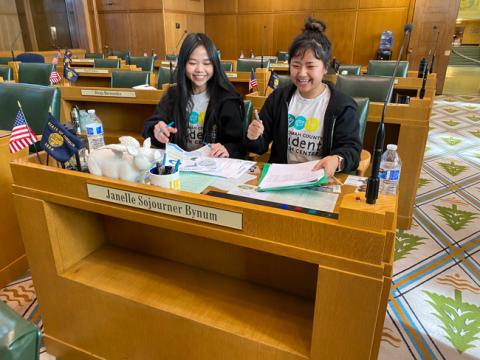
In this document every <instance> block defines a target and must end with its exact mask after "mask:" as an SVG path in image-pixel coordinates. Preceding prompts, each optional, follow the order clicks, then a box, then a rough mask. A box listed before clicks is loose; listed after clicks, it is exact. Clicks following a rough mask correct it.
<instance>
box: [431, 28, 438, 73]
mask: <svg viewBox="0 0 480 360" xmlns="http://www.w3.org/2000/svg"><path fill="white" fill-rule="evenodd" d="M433 31H434V32H436V33H437V37H436V38H435V43H434V44H435V45H434V47H433V54H432V62H431V63H430V71H429V73H430V74H431V73H432V72H433V64H434V63H435V56H436V55H437V45H438V36H439V35H440V30H439V29H438V27H437V25H433Z"/></svg>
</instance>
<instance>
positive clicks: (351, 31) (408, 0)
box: [205, 0, 420, 64]
mask: <svg viewBox="0 0 480 360" xmlns="http://www.w3.org/2000/svg"><path fill="white" fill-rule="evenodd" d="M418 1H420V0H418ZM414 4H415V0H304V1H298V0H264V1H257V0H205V30H206V33H207V34H208V35H209V36H210V37H211V38H212V39H213V40H214V41H215V43H216V44H217V47H218V48H219V49H220V50H221V51H222V57H223V58H226V59H227V58H229V59H235V58H237V57H238V56H239V54H240V51H241V50H243V51H244V53H245V54H246V55H248V53H249V51H250V49H252V50H253V51H254V53H255V54H256V55H259V54H260V53H261V51H262V47H263V48H264V52H265V54H268V55H273V54H275V53H276V52H277V51H278V50H287V49H288V46H289V45H290V43H291V41H292V40H293V38H294V37H295V36H296V35H298V34H299V33H300V31H301V29H302V27H303V23H304V19H305V18H306V17H307V16H314V17H316V18H319V19H322V20H323V21H325V23H326V24H327V36H328V37H329V39H330V40H331V41H332V43H333V53H334V56H335V57H336V58H337V59H338V60H339V61H340V62H343V63H356V64H367V62H368V60H370V59H372V58H374V57H375V52H376V50H377V48H378V44H379V39H380V34H381V32H382V31H384V30H391V31H393V32H394V34H395V39H394V51H393V56H394V57H396V56H397V54H398V50H399V48H400V42H401V38H402V35H403V26H404V24H405V23H406V22H408V20H410V19H411V17H412V13H413V11H411V10H412V7H413V6H414Z"/></svg>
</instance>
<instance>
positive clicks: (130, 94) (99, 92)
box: [80, 89, 137, 98]
mask: <svg viewBox="0 0 480 360" xmlns="http://www.w3.org/2000/svg"><path fill="white" fill-rule="evenodd" d="M80 93H81V94H82V96H106V97H124V98H136V97H137V93H136V92H135V91H116V90H90V89H82V90H80Z"/></svg>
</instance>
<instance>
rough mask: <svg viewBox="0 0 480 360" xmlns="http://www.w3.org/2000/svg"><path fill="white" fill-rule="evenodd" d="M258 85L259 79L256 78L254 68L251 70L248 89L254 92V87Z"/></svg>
mask: <svg viewBox="0 0 480 360" xmlns="http://www.w3.org/2000/svg"><path fill="white" fill-rule="evenodd" d="M257 86H258V83H257V79H256V78H255V72H254V71H253V69H252V70H251V71H250V81H249V82H248V91H249V92H252V91H253V90H254V88H256V87H257Z"/></svg>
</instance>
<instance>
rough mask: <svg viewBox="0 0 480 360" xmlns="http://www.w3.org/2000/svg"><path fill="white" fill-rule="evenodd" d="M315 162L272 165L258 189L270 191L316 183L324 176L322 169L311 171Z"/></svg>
mask: <svg viewBox="0 0 480 360" xmlns="http://www.w3.org/2000/svg"><path fill="white" fill-rule="evenodd" d="M316 163H317V161H308V162H304V163H299V164H272V165H270V168H269V169H268V172H267V173H266V175H265V177H264V178H263V180H262V182H261V184H260V187H261V188H262V189H270V188H276V187H283V186H294V185H302V184H308V183H312V182H316V181H317V180H319V179H321V178H322V177H323V176H324V175H325V171H324V170H323V169H320V170H316V171H313V167H314V166H315V164H316Z"/></svg>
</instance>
